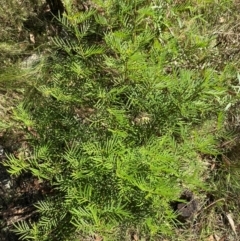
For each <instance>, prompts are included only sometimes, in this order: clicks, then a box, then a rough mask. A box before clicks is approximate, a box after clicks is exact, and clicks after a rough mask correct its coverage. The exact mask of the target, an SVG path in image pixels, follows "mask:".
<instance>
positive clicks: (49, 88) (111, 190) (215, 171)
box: [0, 0, 240, 241]
mask: <svg viewBox="0 0 240 241" xmlns="http://www.w3.org/2000/svg"><path fill="white" fill-rule="evenodd" d="M63 2H64V6H65V8H66V11H65V13H63V15H62V16H58V17H55V18H54V19H52V20H51V24H49V23H46V24H42V25H41V31H40V33H38V34H39V35H40V36H41V34H42V35H43V37H39V36H38V35H37V34H36V33H33V32H31V35H30V37H31V38H30V41H31V45H32V46H31V48H30V50H31V51H30V50H29V51H30V52H32V53H35V54H36V53H37V55H36V56H37V58H36V61H35V62H34V63H33V62H32V63H31V64H30V66H28V67H27V68H23V62H20V60H21V59H23V60H21V61H25V62H26V60H24V59H25V58H24V57H22V54H23V53H24V51H23V52H21V53H19V55H18V57H19V59H20V60H19V63H18V61H16V60H15V61H13V60H12V62H11V54H12V55H13V54H15V55H16V52H14V51H13V50H12V49H11V48H10V50H9V52H8V53H7V54H4V55H3V56H1V58H7V59H8V61H7V62H6V63H5V66H3V67H1V73H0V74H1V76H2V81H1V82H0V84H1V89H4V91H5V92H3V94H2V97H3V98H2V99H3V101H1V106H2V108H3V109H4V110H5V109H6V112H5V113H4V115H3V119H2V120H1V125H0V127H1V129H2V133H3V134H2V136H3V137H2V139H3V140H4V141H5V144H6V145H7V146H9V150H11V151H12V153H9V154H8V155H7V159H6V160H5V161H4V165H5V166H7V167H8V172H9V173H10V174H11V175H12V176H13V177H15V176H17V177H18V178H20V179H21V177H22V178H23V179H24V177H25V176H27V177H29V176H30V177H31V180H32V181H31V182H33V183H35V184H36V183H37V185H36V186H38V187H39V185H40V186H41V185H42V186H43V187H45V186H47V187H48V189H47V190H48V191H44V192H41V195H39V200H38V201H36V202H35V204H34V209H31V212H32V213H34V214H35V213H36V212H37V213H38V216H37V218H36V216H34V217H31V215H26V216H25V217H24V215H23V216H22V217H21V220H20V222H17V221H19V219H17V221H13V222H12V223H11V224H9V225H8V226H10V227H11V228H12V227H14V228H15V232H16V233H17V234H18V235H19V237H20V239H22V240H46V241H50V240H89V239H92V240H135V241H137V240H189V241H190V240H191V241H192V240H206V241H211V240H237V239H238V235H239V225H240V220H239V217H238V216H239V215H238V212H239V194H238V193H239V184H238V183H239V163H238V161H239V160H238V156H239V155H238V153H239V148H238V146H239V124H238V123H239V121H238V120H239V113H238V105H239V102H238V96H239V83H240V77H239V75H238V66H239V57H238V56H239V55H238V50H239V43H238V41H236V38H237V36H238V32H239V31H238V24H237V23H238V15H237V13H238V11H239V9H240V6H239V3H238V2H237V1H236V2H234V1H227V0H225V1H221V3H217V2H214V1H197V0H195V1H157V0H152V1H147V0H135V1H124V0H122V1H101V0H98V1H87V2H86V3H84V4H82V5H81V4H77V3H75V2H74V3H70V2H69V1H63ZM44 9H47V7H46V6H45V7H44ZM44 11H45V14H46V13H48V11H47V10H44ZM24 14H25V13H24ZM24 16H25V15H24ZM38 16H40V15H38ZM44 16H45V15H44ZM47 16H48V17H47V18H46V17H45V19H44V20H45V21H48V20H49V15H47ZM24 21H25V22H24ZM24 21H23V22H24V23H25V25H24V24H23V26H25V27H26V20H24ZM28 23H29V22H28ZM49 26H51V29H54V30H56V31H52V32H54V33H55V34H54V36H53V37H52V38H50V36H49V35H50V34H49V32H47V31H48V28H49ZM36 28H37V27H36ZM44 31H46V33H48V35H47V36H46V33H45V32H44ZM52 32H51V35H53V34H52ZM44 34H45V35H44ZM37 40H38V41H43V40H44V41H46V42H45V43H42V42H41V44H40V43H39V42H36V41H37ZM15 41H16V40H15ZM43 44H45V45H44V46H45V48H44V47H43ZM34 46H35V47H36V49H34ZM34 51H35V52H34ZM9 61H10V62H9ZM16 62H17V63H16ZM14 68H15V70H14ZM10 70H14V71H13V72H11V74H9V73H10ZM15 71H17V74H16V72H15ZM9 96H13V100H11V101H9V103H8V102H7V100H8V99H9ZM14 96H15V97H14ZM7 98H8V99H7ZM13 136H14V138H17V140H18V145H17V146H16V147H15V148H12V143H14V138H13ZM7 140H8V142H9V143H10V144H7V143H8V142H7ZM24 175H25V176H24ZM29 182H30V181H29ZM36 188H37V187H36ZM40 190H44V189H40ZM35 198H36V197H35ZM31 205H32V202H31ZM26 208H27V205H26ZM6 223H7V224H8V222H6Z"/></svg>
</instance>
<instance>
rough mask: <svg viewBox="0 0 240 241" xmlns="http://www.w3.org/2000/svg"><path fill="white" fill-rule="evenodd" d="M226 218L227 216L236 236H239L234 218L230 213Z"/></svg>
mask: <svg viewBox="0 0 240 241" xmlns="http://www.w3.org/2000/svg"><path fill="white" fill-rule="evenodd" d="M226 216H227V219H228V222H229V224H230V226H231V228H232V230H233V232H234V234H235V235H236V236H237V232H236V227H235V223H234V221H233V218H232V215H231V213H228V214H227V215H226Z"/></svg>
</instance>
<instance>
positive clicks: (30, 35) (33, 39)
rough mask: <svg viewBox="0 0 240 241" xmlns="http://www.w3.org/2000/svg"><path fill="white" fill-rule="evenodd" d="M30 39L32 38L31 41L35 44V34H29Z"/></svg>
mask: <svg viewBox="0 0 240 241" xmlns="http://www.w3.org/2000/svg"><path fill="white" fill-rule="evenodd" d="M29 39H30V42H31V43H33V44H35V36H34V34H33V33H30V34H29Z"/></svg>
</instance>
